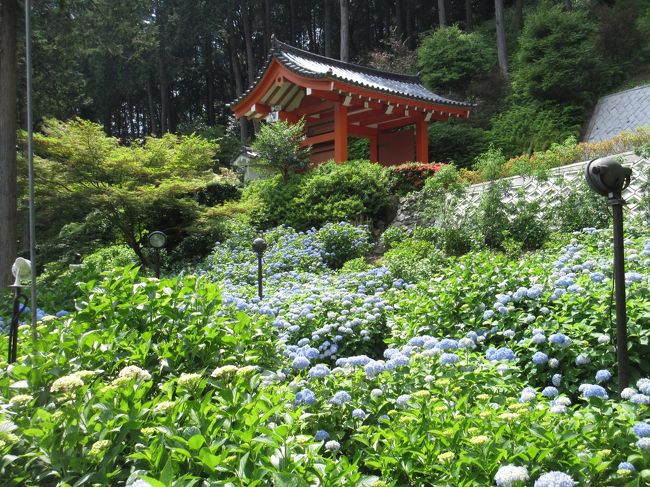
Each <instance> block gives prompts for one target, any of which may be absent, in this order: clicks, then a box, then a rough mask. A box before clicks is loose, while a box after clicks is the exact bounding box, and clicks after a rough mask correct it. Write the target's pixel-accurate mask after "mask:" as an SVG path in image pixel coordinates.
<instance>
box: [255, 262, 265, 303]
mask: <svg viewBox="0 0 650 487" xmlns="http://www.w3.org/2000/svg"><path fill="white" fill-rule="evenodd" d="M257 294H258V296H259V297H260V299H262V298H263V297H264V295H263V294H262V253H259V254H257Z"/></svg>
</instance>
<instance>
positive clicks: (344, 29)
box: [339, 0, 350, 62]
mask: <svg viewBox="0 0 650 487" xmlns="http://www.w3.org/2000/svg"><path fill="white" fill-rule="evenodd" d="M340 4H341V51H340V56H339V58H340V59H341V61H346V62H347V61H349V60H350V0H340Z"/></svg>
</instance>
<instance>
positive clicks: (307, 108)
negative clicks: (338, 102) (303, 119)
mask: <svg viewBox="0 0 650 487" xmlns="http://www.w3.org/2000/svg"><path fill="white" fill-rule="evenodd" d="M333 109H334V104H333V103H332V102H331V101H322V102H320V103H313V104H311V105H302V106H300V107H298V108H296V109H295V110H294V111H293V113H295V114H296V115H298V116H301V115H313V114H315V113H321V112H325V111H329V110H333Z"/></svg>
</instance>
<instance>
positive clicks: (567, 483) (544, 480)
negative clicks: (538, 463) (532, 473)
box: [535, 471, 575, 487]
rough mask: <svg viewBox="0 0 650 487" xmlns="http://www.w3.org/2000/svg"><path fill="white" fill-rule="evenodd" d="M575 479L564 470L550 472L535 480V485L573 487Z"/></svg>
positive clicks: (539, 486) (536, 486) (538, 486)
mask: <svg viewBox="0 0 650 487" xmlns="http://www.w3.org/2000/svg"><path fill="white" fill-rule="evenodd" d="M574 485H575V481H574V480H573V479H572V478H571V477H570V476H569V475H567V474H565V473H564V472H558V471H553V472H548V473H545V474H543V475H542V476H541V477H539V478H538V479H537V480H536V481H535V487H573V486H574Z"/></svg>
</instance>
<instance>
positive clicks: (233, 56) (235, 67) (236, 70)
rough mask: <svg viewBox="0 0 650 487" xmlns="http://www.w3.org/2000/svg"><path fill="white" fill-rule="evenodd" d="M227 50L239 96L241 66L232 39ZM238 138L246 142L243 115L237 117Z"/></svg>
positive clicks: (240, 89)
mask: <svg viewBox="0 0 650 487" xmlns="http://www.w3.org/2000/svg"><path fill="white" fill-rule="evenodd" d="M228 50H229V51H230V67H231V68H232V76H233V78H234V80H235V93H236V94H237V96H238V97H239V96H241V95H242V94H243V93H244V85H243V83H242V73H241V67H240V66H239V59H238V58H237V52H236V51H235V46H234V44H233V42H232V41H229V42H228ZM239 138H240V141H241V143H242V145H243V144H246V142H248V123H247V122H246V119H245V118H244V117H242V118H240V119H239Z"/></svg>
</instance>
